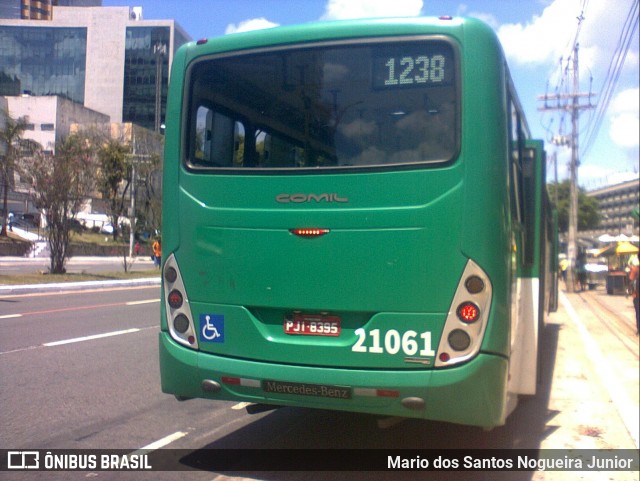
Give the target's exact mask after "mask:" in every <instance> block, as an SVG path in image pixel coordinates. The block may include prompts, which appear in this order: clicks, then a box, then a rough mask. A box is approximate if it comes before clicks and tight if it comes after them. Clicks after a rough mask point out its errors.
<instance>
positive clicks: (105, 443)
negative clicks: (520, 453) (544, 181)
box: [0, 286, 638, 481]
mask: <svg viewBox="0 0 640 481" xmlns="http://www.w3.org/2000/svg"><path fill="white" fill-rule="evenodd" d="M158 298H159V289H158V287H157V286H155V287H153V286H152V287H142V288H131V287H129V288H125V289H111V290H97V291H90V292H87V291H83V292H70V293H49V294H45V293H41V294H30V295H18V296H15V295H14V296H4V297H0V386H1V387H0V447H1V448H2V449H54V448H56V449H62V448H67V449H93V448H95V449H120V448H121V449H127V450H132V451H134V450H137V449H141V448H144V447H149V446H150V445H154V446H158V445H164V446H166V447H168V448H175V449H186V450H188V452H189V453H190V455H189V456H187V457H186V458H185V459H183V460H182V462H183V463H187V464H188V465H191V466H197V465H198V464H199V461H205V460H204V459H200V460H199V457H200V458H202V457H205V456H206V453H205V452H204V451H201V450H202V449H205V448H214V449H226V448H243V449H246V448H255V449H264V448H309V449H318V450H319V451H318V453H319V454H318V455H319V456H322V455H323V452H322V451H321V450H322V449H327V448H334V449H351V448H360V449H403V448H410V449H447V448H453V449H473V448H484V449H486V448H496V449H511V448H555V449H574V448H600V449H608V448H635V447H637V444H635V443H637V439H636V440H635V441H634V434H633V427H631V428H630V427H629V426H628V425H627V424H626V423H625V418H628V417H629V412H628V411H627V409H629V408H632V409H633V408H635V410H636V413H637V408H638V400H637V395H636V396H635V397H634V394H633V389H634V388H635V391H636V392H637V390H638V384H637V383H638V379H637V362H638V358H637V338H635V340H634V339H632V342H628V344H627V345H626V347H625V346H623V345H622V344H620V343H621V342H622V341H620V339H619V338H616V335H614V334H615V333H614V334H612V332H613V331H611V330H609V334H607V333H598V335H597V337H596V338H595V339H596V341H595V344H596V346H601V348H598V349H600V351H601V352H600V354H598V353H597V352H595V351H594V349H595V348H594V346H593V345H592V344H590V341H589V340H588V339H589V337H585V333H584V332H582V329H585V330H586V331H587V334H586V335H587V336H588V335H589V332H596V331H597V329H600V328H599V327H598V326H600V324H601V323H600V324H599V321H598V319H597V318H596V317H594V318H593V319H587V317H588V316H586V315H585V314H584V312H585V311H584V309H585V306H583V305H582V304H581V298H580V297H577V296H576V295H572V296H568V297H566V298H565V300H566V303H564V304H563V306H562V307H561V309H560V311H559V312H558V313H556V314H554V315H553V316H552V318H551V320H550V323H549V324H548V325H547V327H546V329H545V330H544V332H543V334H542V342H543V346H544V349H545V354H544V356H543V359H544V361H543V372H542V384H541V392H540V394H539V395H538V396H536V397H535V398H529V399H526V400H523V401H522V402H521V404H520V405H519V407H518V408H517V410H516V411H515V412H514V413H513V415H512V416H511V417H510V418H509V421H508V423H507V425H506V426H503V427H499V428H496V429H494V430H492V431H489V432H486V431H483V430H482V429H478V428H472V427H464V426H456V425H451V424H445V423H436V422H415V421H404V422H402V423H399V424H397V425H393V426H392V427H389V428H387V429H381V428H380V427H379V426H378V423H377V421H378V418H376V417H373V416H367V415H357V414H349V413H339V412H329V411H314V410H302V409H293V408H283V409H280V410H277V411H273V412H266V413H261V414H257V415H253V416H249V415H247V414H246V413H245V411H244V409H242V406H239V405H236V404H235V403H229V402H210V401H204V400H191V401H187V402H182V403H180V402H177V401H176V400H175V399H174V398H173V397H171V396H168V395H165V394H163V393H161V392H160V381H159V372H158V347H157V337H158V319H159V299H158ZM569 306H571V307H569ZM572 309H573V310H574V311H575V310H577V313H579V314H578V315H577V317H578V321H576V319H574V318H573V317H572V312H571V311H572ZM582 321H584V322H586V325H584V326H583V327H580V325H579V324H577V323H576V322H582ZM617 334H618V335H620V333H619V332H618V333H617ZM622 337H623V338H624V339H625V340H627V341H628V338H629V336H628V333H623V334H622ZM593 339H594V338H593V337H592V338H591V341H593ZM616 339H618V340H617V341H616ZM616 343H618V344H616ZM633 346H635V352H634V350H633V349H634V348H633ZM613 349H615V350H617V351H616V353H617V357H618V358H619V359H618V361H617V364H616V366H615V368H616V371H617V372H618V374H619V375H618V377H617V378H616V376H612V377H611V378H610V379H609V380H603V378H602V377H603V374H602V373H599V372H598V368H597V364H598V363H600V364H601V365H603V364H606V363H607V362H608V361H607V358H606V356H607V355H608V354H607V353H610V352H611V350H613ZM623 349H626V351H625V352H627V354H622V350H623ZM603 352H604V354H603ZM598 355H601V356H604V357H603V359H600V358H598ZM634 356H635V359H634ZM634 372H635V379H634V374H633V373H634ZM604 376H605V377H609V376H607V374H606V372H605V374H604ZM634 383H635V384H634ZM607 384H610V385H607ZM620 399H622V400H620ZM635 419H636V424H637V414H636V418H635ZM627 421H628V419H627ZM632 421H633V420H632ZM636 436H637V431H636ZM345 455H349V452H348V451H346V452H345ZM7 474H11V476H7ZM461 474H462V475H463V476H464V479H467V480H484V479H487V480H489V479H491V480H494V479H508V480H515V481H519V480H523V481H524V480H535V481H540V480H545V481H556V480H562V481H565V480H578V479H579V480H591V479H593V480H600V479H616V480H625V481H626V480H637V479H638V474H637V473H633V472H621V473H620V472H619V473H609V474H611V475H613V477H611V476H610V475H609V474H606V473H584V472H570V473H564V472H544V471H536V472H533V473H531V472H510V473H486V472H465V473H455V472H452V473H437V476H436V475H434V474H433V473H415V472H414V473H412V472H404V473H388V472H386V473H373V472H350V473H327V472H311V473H303V472H269V473H264V472H263V473H250V472H246V473H233V475H234V477H240V478H242V477H246V478H251V479H262V480H273V481H277V480H279V481H288V480H291V481H294V480H303V479H304V480H333V479H350V480H352V479H354V480H363V481H364V480H387V479H428V480H431V479H437V480H442V479H445V480H446V479H456V480H457V479H461ZM88 477H89V478H96V479H97V480H111V479H118V480H120V479H122V480H124V479H136V480H137V479H176V480H183V479H185V478H187V479H195V480H214V479H215V480H218V481H222V480H226V479H229V478H230V477H231V475H230V474H229V473H227V474H224V473H215V472H206V471H190V472H189V473H184V472H166V473H117V472H106V471H98V472H90V473H68V472H58V473H14V472H11V473H6V472H5V473H2V472H0V479H11V480H23V479H24V480H31V479H47V480H58V479H59V480H63V479H86V478H88Z"/></svg>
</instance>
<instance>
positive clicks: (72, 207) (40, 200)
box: [24, 134, 95, 274]
mask: <svg viewBox="0 0 640 481" xmlns="http://www.w3.org/2000/svg"><path fill="white" fill-rule="evenodd" d="M93 154H94V153H93V148H92V143H91V142H90V141H89V139H88V138H87V137H86V136H83V135H80V134H71V135H69V136H68V137H66V138H65V139H63V140H62V141H60V142H58V143H57V144H56V150H55V155H53V156H51V155H45V154H44V153H42V152H40V153H39V154H38V155H34V156H32V157H30V158H29V159H27V160H26V161H25V162H24V163H25V168H24V172H25V174H26V176H27V177H28V178H29V181H30V184H31V197H32V199H33V202H34V204H35V205H36V207H37V208H38V209H41V210H42V211H43V212H44V215H45V219H46V221H47V241H48V243H49V249H50V252H51V254H50V260H51V264H50V268H49V270H50V272H51V273H52V274H62V273H64V272H65V268H64V263H65V261H66V258H67V254H68V249H69V234H70V231H71V220H72V219H73V217H74V216H75V214H76V213H77V212H78V210H79V208H80V206H81V204H82V202H84V200H85V199H86V198H87V197H89V195H90V194H91V191H92V190H93V188H94V186H95V160H94V155H93Z"/></svg>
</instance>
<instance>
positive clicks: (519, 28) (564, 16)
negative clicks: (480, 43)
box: [497, 0, 626, 74]
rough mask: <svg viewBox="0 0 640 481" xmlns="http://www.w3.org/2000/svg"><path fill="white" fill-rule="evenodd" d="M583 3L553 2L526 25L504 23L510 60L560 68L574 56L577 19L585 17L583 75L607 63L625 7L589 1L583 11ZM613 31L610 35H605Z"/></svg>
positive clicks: (503, 40) (571, 0) (570, 0)
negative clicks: (562, 61)
mask: <svg viewBox="0 0 640 481" xmlns="http://www.w3.org/2000/svg"><path fill="white" fill-rule="evenodd" d="M583 5H584V1H583V0H553V1H552V2H551V3H550V4H549V5H548V6H547V7H546V8H545V9H544V10H543V11H542V14H540V15H535V16H534V17H533V18H532V19H531V21H529V22H527V23H525V24H523V23H511V24H504V25H502V26H500V27H499V28H498V29H497V32H498V36H499V37H500V41H501V43H502V46H503V48H504V50H505V53H506V55H507V57H508V58H509V61H511V62H515V63H517V64H520V65H530V66H535V65H541V64H547V65H554V64H555V65H558V61H559V60H560V58H563V59H564V60H565V61H566V60H567V59H568V57H569V56H570V55H571V54H572V52H571V48H572V46H573V42H574V39H575V36H576V32H577V31H578V23H579V22H578V17H579V16H580V15H581V14H582V15H583V19H582V22H581V28H580V35H579V38H578V42H579V44H580V67H581V68H580V71H581V74H583V73H586V72H588V71H589V70H591V69H593V68H595V67H596V66H597V65H598V64H602V63H605V65H607V64H608V62H609V58H610V54H611V52H612V51H613V49H614V47H615V43H616V42H617V40H618V33H619V32H620V29H621V27H622V23H624V15H621V11H626V6H625V7H621V8H615V9H614V8H611V5H610V4H608V2H607V0H590V1H589V2H588V3H587V4H586V5H587V8H586V10H582V8H583ZM603 32H610V35H603Z"/></svg>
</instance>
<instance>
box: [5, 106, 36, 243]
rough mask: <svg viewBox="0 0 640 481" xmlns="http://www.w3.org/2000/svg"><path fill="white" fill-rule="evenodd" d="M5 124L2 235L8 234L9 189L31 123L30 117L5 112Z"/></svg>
mask: <svg viewBox="0 0 640 481" xmlns="http://www.w3.org/2000/svg"><path fill="white" fill-rule="evenodd" d="M4 117H5V125H4V127H3V128H2V129H0V144H4V145H5V148H6V152H5V154H4V155H0V179H1V181H2V192H3V194H2V214H3V215H2V229H1V230H0V236H5V237H6V236H7V214H8V212H7V206H8V195H9V189H10V188H11V186H12V184H13V172H14V171H15V169H16V164H17V162H18V160H19V159H20V156H21V140H22V134H23V133H24V131H25V130H26V129H27V125H28V124H29V120H28V118H27V117H26V116H25V117H19V118H18V119H13V118H12V117H11V116H9V113H8V112H5V114H4Z"/></svg>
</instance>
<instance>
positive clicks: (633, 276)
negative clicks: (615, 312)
mask: <svg viewBox="0 0 640 481" xmlns="http://www.w3.org/2000/svg"><path fill="white" fill-rule="evenodd" d="M639 265H640V261H638V256H633V257H632V258H631V259H629V267H630V268H631V270H630V271H629V283H630V286H631V297H632V298H633V307H634V309H635V310H636V336H637V335H638V333H639V332H640V296H639V295H638V286H639V285H640V274H639V272H638V270H639V267H638V266H639Z"/></svg>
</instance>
